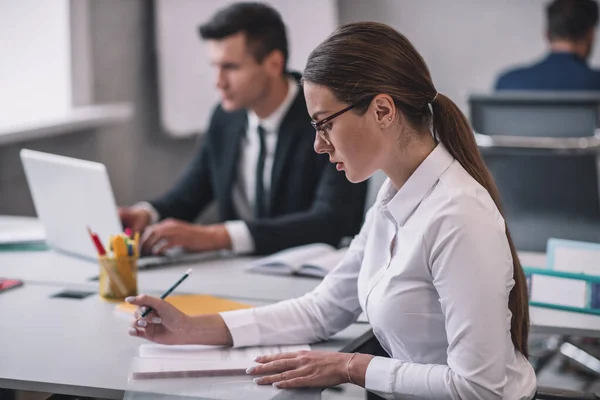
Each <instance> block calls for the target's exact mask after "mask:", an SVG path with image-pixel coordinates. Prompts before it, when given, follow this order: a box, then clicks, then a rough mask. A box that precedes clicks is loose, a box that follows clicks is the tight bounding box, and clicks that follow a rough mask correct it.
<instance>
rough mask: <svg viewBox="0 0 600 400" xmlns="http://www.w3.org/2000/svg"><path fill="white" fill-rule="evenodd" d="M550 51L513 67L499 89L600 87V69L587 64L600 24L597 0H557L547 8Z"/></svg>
mask: <svg viewBox="0 0 600 400" xmlns="http://www.w3.org/2000/svg"><path fill="white" fill-rule="evenodd" d="M546 11H547V18H548V30H547V38H548V41H549V42H550V54H548V56H546V58H545V59H543V60H542V61H540V62H538V63H536V64H534V65H531V66H528V67H523V68H517V69H514V70H511V71H509V72H507V73H505V74H503V75H502V76H500V78H499V79H498V81H497V83H496V90H570V91H579V90H600V71H597V70H594V69H591V68H590V67H589V66H588V64H587V59H588V58H589V56H590V54H591V51H592V47H593V44H594V36H595V30H596V25H597V24H598V4H597V3H596V1H595V0H554V1H553V2H552V3H550V5H548V8H547V10H546Z"/></svg>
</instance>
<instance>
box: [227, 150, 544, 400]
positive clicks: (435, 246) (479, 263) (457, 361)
mask: <svg viewBox="0 0 600 400" xmlns="http://www.w3.org/2000/svg"><path fill="white" fill-rule="evenodd" d="M513 286H514V280H513V261H512V256H511V253H510V248H509V245H508V240H507V238H506V233H505V228H504V220H503V218H502V216H501V214H500V213H499V211H498V209H497V207H496V206H495V204H494V202H493V200H492V198H491V197H490V195H489V194H488V192H487V191H486V190H485V189H484V188H483V187H482V186H481V185H479V184H478V183H477V182H476V181H475V179H474V178H472V177H471V176H470V175H469V174H468V173H467V172H466V171H465V170H464V168H463V167H462V166H461V165H460V163H458V162H457V161H456V160H454V158H453V157H452V156H451V155H450V153H449V152H448V151H447V150H446V148H445V147H444V146H443V145H441V144H439V145H438V146H437V147H436V148H435V149H434V150H433V152H432V153H431V154H430V155H429V156H428V157H427V158H426V159H425V160H424V161H423V162H422V163H421V165H420V166H419V167H418V168H417V169H416V170H415V172H414V173H413V174H412V175H411V177H410V178H409V179H408V181H407V182H406V183H405V184H404V186H402V188H401V189H400V190H399V191H397V190H396V189H395V188H394V186H393V185H392V184H391V182H390V181H389V180H388V181H386V182H385V183H384V185H383V186H382V188H381V190H380V192H379V195H378V198H377V201H376V203H375V205H374V206H373V207H372V208H371V210H370V211H369V213H368V215H367V219H366V222H365V224H364V226H363V227H362V229H361V232H360V233H359V234H358V235H357V236H356V237H355V238H354V240H353V241H352V244H351V245H350V248H349V250H348V253H347V254H346V256H345V258H344V260H343V261H342V262H341V263H340V264H339V265H338V266H337V267H336V268H335V269H334V270H333V271H332V272H331V273H330V274H329V275H328V276H327V277H326V278H325V279H324V280H323V282H322V283H321V284H320V285H319V286H318V287H317V288H316V289H315V290H314V291H312V292H310V293H308V294H306V295H305V296H303V297H301V298H298V299H293V300H288V301H284V302H281V303H277V304H274V305H270V306H266V307H259V308H255V309H250V310H240V311H233V312H227V313H222V314H221V315H222V317H223V319H224V320H225V323H226V324H227V326H228V327H229V329H230V331H231V334H232V337H233V342H234V346H248V345H259V344H264V345H267V344H276V343H278V344H284V343H285V344H291V343H307V342H314V341H319V340H324V339H326V338H328V337H329V336H331V335H332V334H334V333H336V332H338V331H340V330H341V329H343V328H345V327H346V326H348V325H349V324H351V323H353V322H354V321H355V320H356V318H357V317H358V315H359V314H360V313H361V312H362V311H364V312H365V314H366V315H367V317H368V319H369V322H370V324H371V326H372V327H373V332H374V334H375V336H376V337H377V339H378V340H379V342H380V343H381V345H382V347H383V348H384V349H385V350H386V351H387V352H388V354H390V356H391V358H383V357H375V358H373V360H372V361H371V362H370V364H369V366H368V368H367V373H366V385H365V386H366V389H367V390H369V391H372V392H374V393H377V394H379V395H380V396H383V397H386V398H390V399H392V398H408V397H410V398H424V399H521V398H525V399H529V398H531V397H532V396H533V394H534V392H535V388H536V378H535V373H534V371H533V368H532V367H531V365H530V364H529V362H528V361H527V359H526V358H525V357H524V356H523V355H522V354H521V353H519V352H518V351H516V350H515V347H514V345H513V343H512V341H511V337H510V322H511V312H510V310H509V308H508V297H509V293H510V290H511V289H512V287H513Z"/></svg>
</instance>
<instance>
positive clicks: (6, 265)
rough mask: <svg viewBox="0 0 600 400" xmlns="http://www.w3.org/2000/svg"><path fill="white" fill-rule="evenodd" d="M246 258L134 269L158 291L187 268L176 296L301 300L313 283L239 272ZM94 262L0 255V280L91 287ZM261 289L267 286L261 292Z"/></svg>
mask: <svg viewBox="0 0 600 400" xmlns="http://www.w3.org/2000/svg"><path fill="white" fill-rule="evenodd" d="M251 260H252V258H249V257H241V258H220V259H213V260H206V261H202V262H196V263H186V264H177V265H172V266H163V267H157V268H153V269H147V270H140V271H139V274H138V287H139V290H140V292H163V291H164V290H165V289H167V288H168V287H169V286H170V285H171V283H172V282H175V281H177V280H178V279H179V278H180V277H181V275H182V274H183V273H184V272H185V270H187V269H188V268H190V267H193V268H194V273H193V274H192V275H191V276H190V277H189V278H188V279H187V280H186V281H185V282H184V283H183V284H182V285H181V286H180V287H179V288H178V289H177V290H178V291H179V292H182V293H206V294H212V295H216V296H228V297H238V298H246V299H258V300H269V301H279V300H283V299H289V298H292V297H298V296H302V295H303V294H305V293H306V292H309V291H310V290H312V289H313V288H314V287H315V286H316V285H318V284H319V282H320V280H319V279H314V278H307V277H300V276H273V275H264V274H256V273H251V272H247V271H245V267H246V266H247V265H248V264H249V262H250V261H251ZM98 269H99V267H98V264H97V263H95V262H92V261H88V260H84V259H78V258H74V257H70V256H67V255H63V254H59V253H55V252H53V251H30V252H13V251H8V252H0V276H2V277H7V278H18V279H23V280H26V281H29V282H32V283H40V284H46V283H51V284H70V285H78V286H85V287H89V288H90V289H95V288H96V287H97V284H98V283H97V281H94V280H91V279H92V278H94V277H96V276H97V275H98ZM265 288H268V289H267V290H265Z"/></svg>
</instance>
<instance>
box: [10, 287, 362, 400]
mask: <svg viewBox="0 0 600 400" xmlns="http://www.w3.org/2000/svg"><path fill="white" fill-rule="evenodd" d="M62 289H63V287H61V286H59V285H37V284H31V283H28V284H25V285H24V286H23V287H21V288H17V289H13V290H11V291H7V292H5V293H2V294H0V315H2V318H0V354H1V355H2V357H1V359H0V387H4V388H12V389H18V390H19V389H20V390H34V391H42V392H50V393H62V394H69V395H77V396H88V397H99V398H106V399H122V398H123V395H124V394H125V392H126V391H128V390H129V391H142V392H153V393H168V394H177V395H182V396H201V397H205V398H226V397H229V398H231V393H232V392H231V391H232V390H235V391H236V396H238V395H240V397H244V398H245V399H246V400H252V399H270V398H272V397H274V396H276V395H277V396H278V398H280V397H279V395H281V394H282V393H283V392H281V391H280V390H278V389H275V388H272V387H257V386H256V385H254V384H253V383H252V381H251V378H250V377H246V376H242V377H234V378H232V377H229V378H218V379H215V378H199V379H179V380H155V381H146V382H135V381H131V382H130V381H128V375H129V367H130V363H131V360H132V358H133V357H134V356H136V355H137V354H138V353H137V351H138V346H139V345H140V344H141V343H143V341H142V340H140V339H137V338H133V337H130V336H129V335H128V334H127V331H128V327H129V324H130V319H129V318H128V317H127V316H123V315H121V314H118V313H116V312H115V311H114V304H112V303H108V302H105V301H103V300H101V299H100V298H99V297H98V296H96V295H92V296H90V297H87V298H85V299H83V300H73V299H62V298H52V297H51V296H52V295H54V294H56V293H58V292H60V291H61V290H62ZM259 304H260V303H259ZM259 304H257V305H259ZM368 330H369V326H368V325H366V324H355V325H352V326H350V327H349V328H348V329H346V330H345V331H342V332H340V333H339V334H338V335H336V336H335V337H334V338H333V339H332V340H331V341H329V342H325V343H320V344H316V345H314V346H313V348H323V349H328V350H334V351H337V350H340V349H341V348H342V347H343V346H344V345H346V344H348V343H349V342H350V341H351V340H353V339H355V338H356V337H358V336H360V335H362V334H364V333H365V332H366V331H368ZM292 394H293V393H290V395H292ZM306 394H307V393H304V394H303V395H306ZM314 394H315V395H318V392H315V393H314ZM285 398H290V399H292V398H295V397H293V396H292V397H287V396H286V397H285ZM317 398H318V396H317Z"/></svg>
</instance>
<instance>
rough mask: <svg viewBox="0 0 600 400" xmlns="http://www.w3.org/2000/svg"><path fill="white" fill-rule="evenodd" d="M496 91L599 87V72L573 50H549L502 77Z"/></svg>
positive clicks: (574, 89) (595, 88) (575, 89)
mask: <svg viewBox="0 0 600 400" xmlns="http://www.w3.org/2000/svg"><path fill="white" fill-rule="evenodd" d="M496 90H569V91H579V90H600V71H596V70H593V69H591V68H590V67H589V66H588V65H587V63H586V62H585V60H584V59H582V58H581V57H579V56H577V55H575V54H573V53H550V54H549V55H548V56H547V57H546V58H545V59H544V60H542V61H540V62H539V63H537V64H534V65H532V66H529V67H525V68H517V69H514V70H512V71H509V72H507V73H505V74H504V75H502V76H500V78H499V79H498V82H497V83H496Z"/></svg>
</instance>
